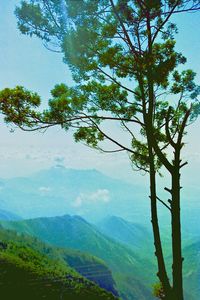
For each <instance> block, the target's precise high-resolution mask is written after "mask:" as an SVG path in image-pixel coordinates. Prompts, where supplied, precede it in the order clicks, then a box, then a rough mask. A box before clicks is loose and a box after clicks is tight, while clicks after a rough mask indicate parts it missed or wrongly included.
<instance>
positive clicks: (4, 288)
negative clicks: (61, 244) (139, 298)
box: [0, 229, 116, 300]
mask: <svg viewBox="0 0 200 300" xmlns="http://www.w3.org/2000/svg"><path fill="white" fill-rule="evenodd" d="M11 237H12V238H13V237H14V241H13V240H10V238H11ZM28 241H29V242H28ZM27 242H28V243H27ZM32 244H33V240H32V239H31V238H29V239H28V240H27V239H25V241H24V238H23V237H17V236H16V234H15V233H12V232H8V231H5V230H2V229H0V266H1V272H0V293H1V298H2V299H4V300H13V299H20V300H27V299H31V300H32V299H34V300H36V299H37V300H40V299H44V298H46V299H48V300H57V299H66V300H77V299H80V300H86V299H87V300H94V299H96V300H99V299H102V300H106V299H109V300H114V299H116V298H115V297H114V296H113V295H112V294H111V293H108V292H106V291H105V290H103V289H101V288H100V287H98V286H97V285H96V284H95V283H93V282H91V281H89V280H87V279H85V278H84V277H82V276H81V275H80V274H78V273H77V272H76V271H74V270H73V269H72V268H70V267H69V265H67V263H63V262H62V261H61V260H60V259H58V257H57V259H56V260H55V259H50V258H49V257H48V256H47V255H45V254H42V253H41V252H40V251H37V250H35V249H33V248H32V247H31V245H32ZM37 244H39V242H37ZM35 248H37V245H35ZM47 249H48V248H46V250H47ZM54 255H55V254H54Z"/></svg>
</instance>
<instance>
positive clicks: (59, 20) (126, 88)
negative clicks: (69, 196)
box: [0, 0, 200, 300]
mask: <svg viewBox="0 0 200 300" xmlns="http://www.w3.org/2000/svg"><path fill="white" fill-rule="evenodd" d="M199 9H200V1H180V0H168V1H159V0H154V1H144V0H140V1H138V0H118V1H117V0H116V1H114V0H85V1H84V0H77V1H74V0H32V1H22V3H21V6H20V7H18V8H17V9H16V15H17V17H18V26H19V29H20V30H21V32H22V33H24V34H27V35H30V36H32V35H36V36H37V37H39V38H41V39H42V40H43V42H44V44H45V46H46V47H47V48H48V49H51V50H53V51H61V52H62V53H63V55H64V61H65V63H67V64H68V66H69V68H70V70H71V72H72V75H73V78H74V81H75V83H76V86H74V87H68V86H66V85H64V84H60V85H57V86H56V87H55V88H54V89H53V90H52V99H51V100H50V101H49V109H48V110H46V111H45V112H43V113H42V114H41V113H37V112H35V111H34V110H31V108H30V106H28V110H26V108H27V103H29V101H32V100H33V99H34V97H35V95H32V96H33V97H31V98H28V96H30V95H29V94H28V95H27V93H29V92H28V91H26V90H24V89H23V88H21V87H17V89H18V90H20V91H21V93H22V94H23V96H22V95H19V97H18V96H16V97H14V96H15V95H16V91H15V90H10V89H6V90H4V91H2V92H1V94H0V103H1V109H2V111H4V112H6V115H7V121H12V122H13V121H14V123H15V124H17V125H18V126H19V127H21V128H22V129H25V130H37V129H39V128H47V127H50V126H55V125H61V126H62V127H63V128H64V129H65V130H68V129H70V128H73V130H74V137H75V140H76V141H84V142H86V143H87V144H88V145H89V146H91V147H93V148H97V149H100V150H102V151H106V150H105V149H102V147H103V146H104V144H103V143H102V141H103V140H108V141H110V142H111V143H112V144H114V145H116V146H117V148H116V149H109V150H108V151H109V152H113V151H114V152H116V151H127V152H128V153H129V155H130V158H131V162H132V163H133V164H134V165H135V166H136V167H137V168H139V169H141V170H144V171H146V172H148V173H149V179H150V201H151V219H152V220H151V221H152V228H153V235H154V245H155V255H156V258H157V265H158V273H157V275H158V278H159V281H160V283H161V290H160V297H161V299H170V300H171V299H176V300H183V285H182V261H183V258H182V251H181V219H180V188H181V187H180V174H181V168H182V167H183V166H184V165H185V164H186V162H182V161H181V150H182V148H183V146H184V141H183V137H184V135H185V133H186V126H187V125H188V124H189V123H190V122H193V121H194V120H195V118H196V117H197V116H198V113H199V103H198V101H197V96H198V94H199V87H198V86H196V85H195V83H194V77H195V74H194V72H193V71H191V70H186V71H183V72H180V71H179V70H178V69H177V67H178V65H179V64H183V63H185V61H186V59H185V58H184V57H183V56H182V54H180V53H177V52H176V51H175V40H174V34H175V33H176V31H177V28H176V25H175V24H174V23H171V22H170V19H171V17H172V16H173V15H174V14H176V13H180V12H186V11H196V10H199ZM16 99H18V100H16ZM21 99H22V101H21ZM24 100H26V101H27V102H24ZM18 102H19V103H20V105H19V103H18ZM37 104H39V103H37ZM28 105H29V104H28ZM110 122H112V123H117V124H120V126H121V127H122V128H123V130H125V131H126V133H127V134H128V135H129V137H130V139H129V142H127V143H125V142H123V141H120V140H119V138H118V137H116V135H112V134H110V133H108V130H107V129H108V128H109V124H110ZM162 166H164V168H165V169H166V170H167V172H168V173H169V174H170V177H171V187H170V188H168V187H166V190H167V191H168V192H169V193H170V195H171V198H170V199H169V201H168V202H165V201H163V200H162V199H160V197H159V195H158V191H157V187H156V176H157V174H158V173H159V172H160V168H161V167H162ZM158 201H160V202H161V203H162V204H163V205H164V206H165V207H166V209H168V210H169V212H170V215H171V228H172V253H173V264H172V278H173V280H172V283H170V281H169V277H168V274H167V270H166V265H165V259H164V255H163V249H162V243H161V237H160V229H159V223H158V213H157V203H158Z"/></svg>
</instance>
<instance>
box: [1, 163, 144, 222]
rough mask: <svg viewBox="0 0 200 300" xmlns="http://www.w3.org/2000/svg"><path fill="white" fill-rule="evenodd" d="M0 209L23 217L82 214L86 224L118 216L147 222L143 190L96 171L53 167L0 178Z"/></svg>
mask: <svg viewBox="0 0 200 300" xmlns="http://www.w3.org/2000/svg"><path fill="white" fill-rule="evenodd" d="M0 209H4V210H8V211H10V212H14V213H16V214H18V215H19V216H21V217H23V218H35V217H43V216H47V217H49V216H58V215H63V214H76V215H82V216H83V217H85V218H86V219H88V220H90V221H94V222H96V221H97V220H100V219H102V218H103V217H105V214H106V213H108V214H112V215H119V216H121V217H124V218H126V219H130V220H132V221H134V222H138V221H140V219H141V214H142V216H143V221H144V222H145V223H146V224H147V223H149V201H148V194H146V192H145V191H144V189H143V188H141V187H138V186H135V185H134V184H133V185H131V184H128V183H126V182H123V181H120V180H117V179H113V178H111V177H108V176H106V175H104V174H102V173H100V172H98V171H96V170H73V169H66V168H64V167H53V168H51V169H48V170H44V171H40V172H38V173H36V174H34V175H32V176H28V177H19V178H12V179H0Z"/></svg>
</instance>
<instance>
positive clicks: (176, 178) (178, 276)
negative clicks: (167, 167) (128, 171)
mask: <svg viewBox="0 0 200 300" xmlns="http://www.w3.org/2000/svg"><path fill="white" fill-rule="evenodd" d="M174 156H175V159H174V168H173V172H172V191H171V193H172V205H171V209H172V258H173V265H172V275H173V295H174V299H176V300H183V299H184V296H183V275H182V265H183V258H182V247H181V214H180V189H181V187H180V151H179V150H178V149H177V150H175V155H174Z"/></svg>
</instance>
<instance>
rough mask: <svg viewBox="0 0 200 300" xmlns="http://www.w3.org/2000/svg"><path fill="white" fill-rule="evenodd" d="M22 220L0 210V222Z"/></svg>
mask: <svg viewBox="0 0 200 300" xmlns="http://www.w3.org/2000/svg"><path fill="white" fill-rule="evenodd" d="M21 219H22V218H21V217H19V216H17V215H16V214H13V213H11V212H9V211H6V210H3V209H0V220H4V221H16V220H21Z"/></svg>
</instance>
